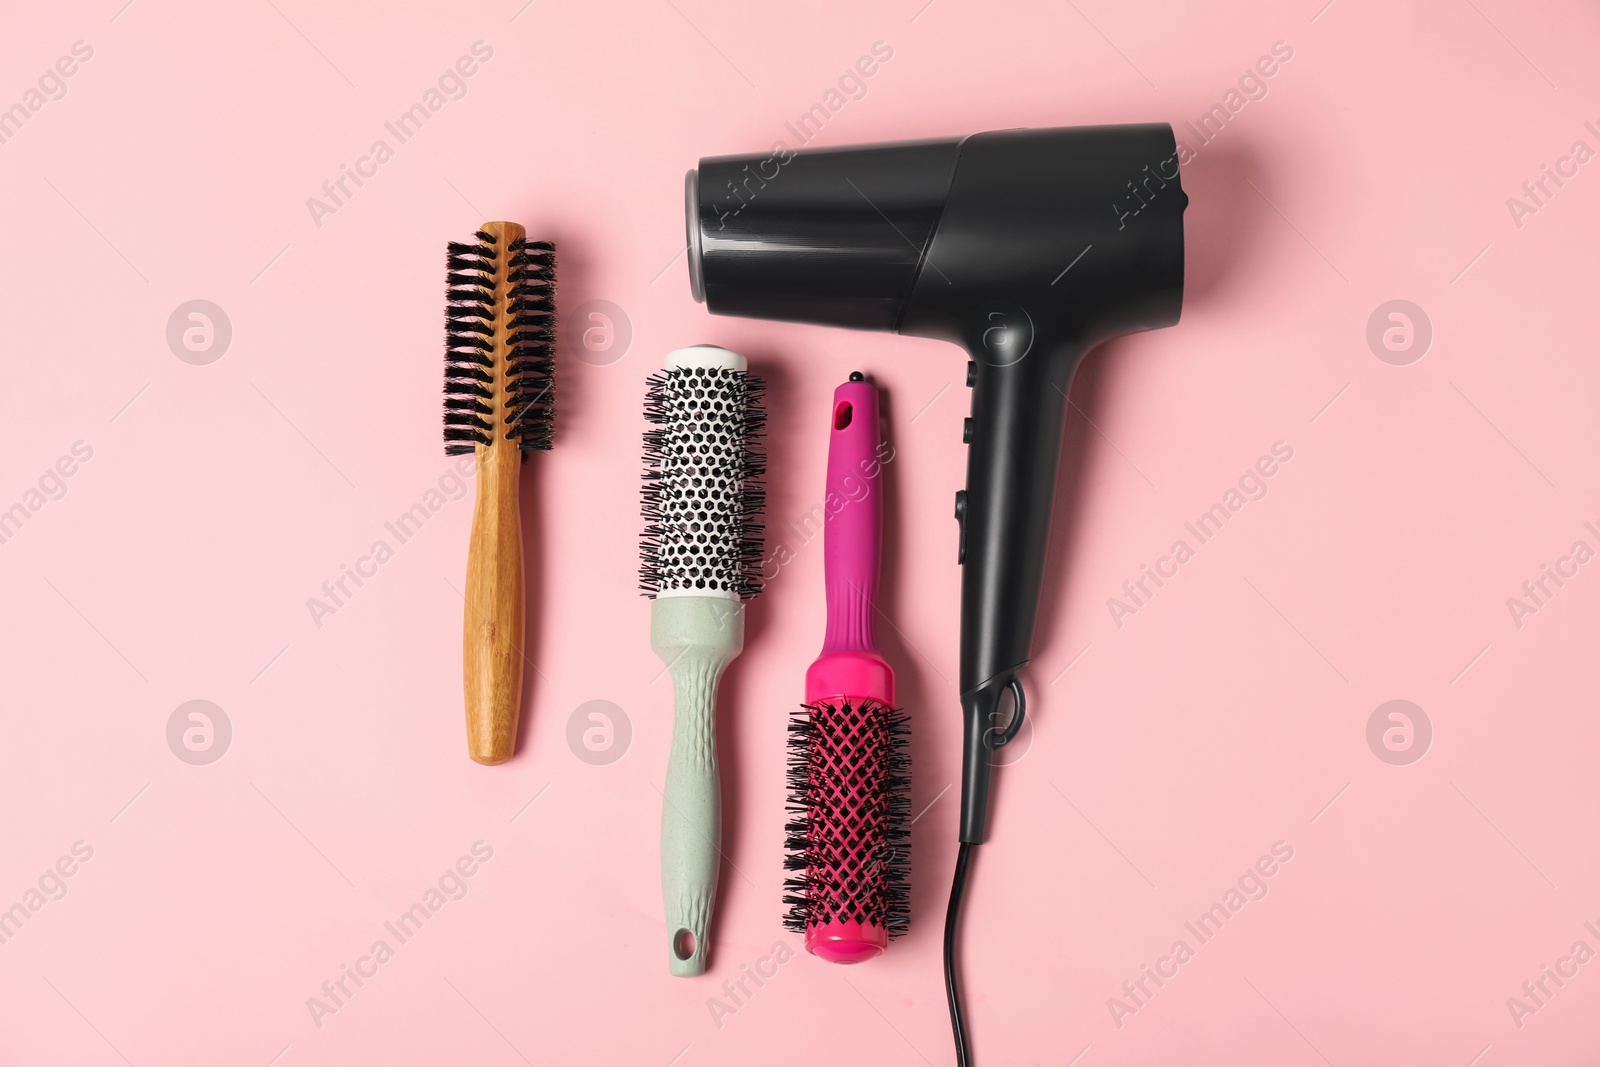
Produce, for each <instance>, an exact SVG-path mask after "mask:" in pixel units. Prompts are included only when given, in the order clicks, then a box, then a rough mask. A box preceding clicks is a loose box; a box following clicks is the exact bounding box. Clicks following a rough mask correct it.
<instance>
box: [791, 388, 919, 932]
mask: <svg viewBox="0 0 1600 1067" xmlns="http://www.w3.org/2000/svg"><path fill="white" fill-rule="evenodd" d="M884 462H885V456H884V454H883V451H882V448H881V441H880V436H879V422H878V391H877V389H876V388H874V387H873V385H872V384H871V383H870V382H867V381H865V380H864V379H863V378H862V376H861V374H859V373H855V374H852V375H850V380H849V381H848V382H846V383H845V384H843V385H841V386H839V388H838V389H836V390H834V393H833V411H832V431H831V437H830V440H829V445H828V491H827V495H826V497H825V499H824V502H823V508H824V513H825V516H826V518H825V520H824V527H823V529H824V533H823V567H824V570H825V572H826V575H825V581H826V585H827V598H828V628H827V634H826V636H825V637H824V638H823V643H822V655H820V656H818V657H817V660H816V662H815V663H813V664H812V665H811V668H810V669H809V670H808V671H806V703H805V705H804V707H803V708H802V709H801V711H800V712H798V713H797V714H796V716H795V717H794V719H793V720H792V721H791V723H790V727H789V811H790V813H791V815H792V819H791V821H790V823H789V825H788V827H787V829H788V842H787V844H788V857H787V859H786V861H785V865H786V866H787V867H788V869H789V870H791V871H795V872H801V873H798V874H797V875H796V876H795V877H792V878H790V879H789V880H788V881H787V882H786V883H785V888H786V889H787V890H788V892H787V893H786V894H785V896H784V903H786V904H788V905H789V913H788V916H787V919H786V921H785V925H786V926H787V927H788V928H789V929H791V930H793V931H795V932H796V933H800V932H804V933H805V939H806V949H807V950H808V951H809V952H811V953H812V954H813V955H816V956H820V957H821V958H822V959H825V960H829V961H830V962H833V963H860V962H862V961H863V960H869V959H871V958H872V957H874V956H876V955H878V954H879V953H881V952H883V950H884V949H885V948H886V947H887V946H888V943H889V939H890V938H891V937H894V936H897V935H898V934H901V933H904V932H905V929H906V924H907V920H908V918H909V908H908V905H907V888H908V881H909V877H910V864H909V848H908V844H909V836H910V825H909V823H910V811H911V799H910V779H909V771H910V758H909V757H908V756H907V754H906V740H907V738H906V717H905V716H904V715H902V714H900V713H899V712H898V711H896V710H895V706H894V695H895V694H894V671H893V669H891V668H890V666H889V664H888V663H887V662H886V661H885V660H884V658H883V656H882V655H880V654H879V652H878V642H877V626H876V614H877V610H878V608H877V603H878V559H879V554H880V552H881V545H882V537H883V495H882V484H883V464H884Z"/></svg>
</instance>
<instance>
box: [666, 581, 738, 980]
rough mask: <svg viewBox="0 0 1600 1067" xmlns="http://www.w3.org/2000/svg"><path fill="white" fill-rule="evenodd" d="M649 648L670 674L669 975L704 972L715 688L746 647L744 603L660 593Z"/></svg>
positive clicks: (715, 847)
mask: <svg viewBox="0 0 1600 1067" xmlns="http://www.w3.org/2000/svg"><path fill="white" fill-rule="evenodd" d="M650 647H651V648H653V649H654V650H655V653H656V655H658V656H660V657H661V662H663V663H665V664H666V665H667V669H668V670H669V671H670V672H671V673H672V694H673V713H672V755H671V757H670V758H669V760H668V762H667V783H666V788H665V789H663V790H662V797H663V799H664V803H663V804H662V805H661V895H662V900H663V902H664V904H665V905H666V917H667V959H668V963H669V965H670V968H671V971H672V973H673V974H675V975H678V976H680V977H692V976H694V975H698V974H704V973H705V969H706V950H707V945H706V939H707V927H708V925H709V924H710V920H711V907H712V904H713V902H714V901H715V899H716V895H717V869H718V867H719V865H720V861H721V855H722V850H721V845H720V840H721V836H722V788H721V785H720V783H719V781H718V777H717V738H716V711H717V683H718V682H719V681H720V680H721V679H722V672H723V670H724V668H726V667H727V666H728V664H729V663H730V662H732V660H733V658H734V657H735V656H737V655H738V654H739V651H740V650H741V649H742V648H743V647H744V605H743V604H742V603H740V602H739V601H738V600H735V599H728V598H725V597H717V596H682V595H678V596H673V595H668V594H665V593H663V594H662V595H660V596H658V597H657V598H656V599H655V600H654V601H652V602H651V604H650Z"/></svg>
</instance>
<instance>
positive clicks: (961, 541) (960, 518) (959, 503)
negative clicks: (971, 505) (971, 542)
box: [956, 489, 967, 566]
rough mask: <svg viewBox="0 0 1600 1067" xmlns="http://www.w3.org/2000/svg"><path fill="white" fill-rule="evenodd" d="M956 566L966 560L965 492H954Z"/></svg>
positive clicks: (962, 490)
mask: <svg viewBox="0 0 1600 1067" xmlns="http://www.w3.org/2000/svg"><path fill="white" fill-rule="evenodd" d="M956 529H957V530H958V533H957V535H956V565H957V566H959V565H961V564H962V563H965V562H966V559H967V491H966V490H965V489H957V490H956Z"/></svg>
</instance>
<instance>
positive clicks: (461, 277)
mask: <svg viewBox="0 0 1600 1067" xmlns="http://www.w3.org/2000/svg"><path fill="white" fill-rule="evenodd" d="M474 238H475V240H474V241H472V242H469V243H465V244H457V243H451V245H450V246H449V253H448V257H447V278H446V286H447V291H446V297H445V302H446V308H445V370H444V392H445V402H444V409H445V414H444V440H445V452H446V453H447V454H451V455H458V454H465V453H467V452H473V453H475V454H476V455H477V463H478V470H477V481H478V497H477V504H476V506H475V507H474V509H473V513H472V539H471V542H470V543H469V545H468V548H467V580H466V609H465V626H464V629H463V631H462V655H463V672H464V673H463V678H464V682H465V693H466V709H467V753H468V755H470V756H471V757H472V758H473V759H474V760H476V761H477V762H479V763H484V764H495V763H504V762H505V761H506V760H508V759H510V758H511V754H512V752H513V751H514V750H515V749H516V745H517V719H518V716H519V714H520V712H521V707H522V664H523V662H524V658H525V657H524V656H523V652H522V641H523V633H524V617H523V616H524V607H523V605H524V597H525V593H524V585H523V567H522V513H521V509H520V506H519V503H518V489H519V486H520V476H521V471H522V461H523V459H524V458H525V456H526V454H527V453H528V452H529V451H533V450H543V449H548V448H549V447H550V438H551V427H552V419H553V416H554V413H555V411H554V404H553V396H552V393H551V385H552V379H553V372H554V369H555V358H554V357H555V246H554V245H552V244H549V243H548V242H543V241H528V240H527V239H526V235H525V232H524V230H523V228H522V227H521V226H518V225H517V224H516V223H512V222H488V223H484V225H483V228H482V229H480V230H479V231H478V232H477V233H476V234H475V235H474Z"/></svg>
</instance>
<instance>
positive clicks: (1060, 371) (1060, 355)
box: [956, 325, 1082, 844]
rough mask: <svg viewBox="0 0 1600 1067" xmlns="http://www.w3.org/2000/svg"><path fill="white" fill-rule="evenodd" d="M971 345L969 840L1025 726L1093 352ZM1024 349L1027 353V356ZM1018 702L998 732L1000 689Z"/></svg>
mask: <svg viewBox="0 0 1600 1067" xmlns="http://www.w3.org/2000/svg"><path fill="white" fill-rule="evenodd" d="M1002 328H1003V327H1002V326H1000V325H997V326H993V327H990V328H988V329H987V330H985V332H983V333H981V334H980V335H978V336H977V337H974V338H971V339H970V340H971V341H973V342H974V343H971V344H969V349H970V350H971V352H972V354H973V356H974V366H973V374H972V382H971V384H972V386H973V393H972V422H971V426H970V429H969V438H968V443H969V446H970V451H969V452H968V454H967V488H966V489H965V490H963V491H962V492H961V493H959V494H957V496H956V518H957V520H958V521H959V523H960V525H961V565H962V572H961V710H962V715H963V719H964V723H963V725H964V728H965V742H964V744H963V746H962V747H963V753H962V788H961V793H962V795H961V840H962V841H966V842H971V843H973V844H976V843H979V842H981V841H982V840H983V839H984V834H985V827H986V823H987V817H988V807H989V766H990V759H991V757H992V755H993V752H994V750H995V749H997V748H999V747H1000V746H1001V745H1004V744H1005V743H1006V742H1007V741H1009V740H1010V739H1011V738H1012V737H1014V736H1015V734H1016V731H1017V729H1019V728H1020V727H1021V725H1022V715H1023V702H1024V698H1023V692H1022V683H1021V682H1020V681H1019V680H1018V677H1017V675H1018V672H1019V671H1020V670H1021V669H1022V667H1023V666H1024V665H1025V664H1026V663H1027V662H1028V657H1029V654H1030V646H1031V645H1032V643H1033V626H1034V620H1035V617H1036V616H1037V614H1038V609H1039V587H1040V583H1041V580H1042V579H1043V576H1044V559H1045V547H1046V545H1047V544H1048V542H1049V537H1050V512H1051V505H1052V501H1053V500H1054V497H1055V482H1056V469H1057V466H1058V465H1059V460H1060V457H1061V428H1062V422H1063V417H1064V414H1065V411H1066V405H1067V388H1068V386H1069V385H1070V384H1071V381H1072V372H1073V370H1074V369H1075V368H1076V366H1077V363H1078V357H1079V356H1080V355H1081V354H1082V350H1081V348H1079V347H1078V346H1075V345H1068V346H1062V347H1058V348H1055V349H1054V350H1052V349H1050V348H1048V347H1045V346H1042V344H1041V343H1040V342H1039V340H1038V339H1036V338H1033V337H1032V336H1031V332H1029V331H1021V330H1013V331H1012V335H1011V336H1010V337H1009V338H1007V337H1006V336H1005V335H1003V334H1002V335H999V336H997V335H995V334H994V333H993V332H992V331H993V330H997V329H1002ZM1019 350H1020V352H1019ZM1007 691H1009V692H1010V693H1011V694H1012V698H1013V701H1014V707H1013V709H1012V716H1011V720H1010V722H1009V723H1007V724H1006V726H1005V728H1004V729H1001V728H1000V727H999V723H998V721H997V719H998V716H997V712H998V710H999V706H1000V698H1001V695H1002V694H1003V693H1005V692H1007Z"/></svg>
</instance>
